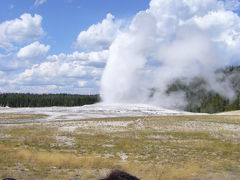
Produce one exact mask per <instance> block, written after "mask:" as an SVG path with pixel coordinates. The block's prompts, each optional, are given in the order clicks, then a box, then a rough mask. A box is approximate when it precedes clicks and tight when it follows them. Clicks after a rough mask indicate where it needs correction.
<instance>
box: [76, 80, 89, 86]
mask: <svg viewBox="0 0 240 180" xmlns="http://www.w3.org/2000/svg"><path fill="white" fill-rule="evenodd" d="M86 84H87V81H78V86H79V87H84V86H85V85H86Z"/></svg>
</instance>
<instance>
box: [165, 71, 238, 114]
mask: <svg viewBox="0 0 240 180" xmlns="http://www.w3.org/2000/svg"><path fill="white" fill-rule="evenodd" d="M216 74H220V75H221V76H219V77H221V78H219V79H218V81H219V82H220V83H221V82H227V83H228V86H230V88H231V89H233V90H234V92H235V95H236V96H235V98H234V99H232V100H229V99H228V98H227V97H224V96H222V95H220V94H219V93H216V92H215V91H213V90H208V88H206V87H207V81H206V80H204V79H203V78H200V77H196V78H193V79H192V80H191V81H190V82H188V83H186V82H185V81H184V80H181V79H179V80H176V81H174V83H172V84H171V85H169V87H168V89H167V91H166V93H167V94H169V95H170V94H171V93H173V92H175V93H176V92H184V93H185V94H186V99H187V106H186V108H185V110H186V111H190V112H201V113H216V112H224V111H233V110H239V109H240V66H231V67H227V68H225V69H219V70H217V71H216ZM226 93H227V92H226Z"/></svg>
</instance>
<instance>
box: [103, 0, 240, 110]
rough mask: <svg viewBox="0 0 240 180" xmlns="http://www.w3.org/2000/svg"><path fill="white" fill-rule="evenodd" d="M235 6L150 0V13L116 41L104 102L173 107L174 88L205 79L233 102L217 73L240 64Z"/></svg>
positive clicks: (239, 26) (238, 19)
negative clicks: (171, 93) (170, 89)
mask: <svg viewBox="0 0 240 180" xmlns="http://www.w3.org/2000/svg"><path fill="white" fill-rule="evenodd" d="M235 3H236V4H238V3H239V2H238V1H235V0H234V1H231V3H230V2H227V1H221V0H204V1H203V0H167V1H166V0H151V1H150V5H149V8H148V9H147V10H146V11H141V12H138V13H137V14H136V15H135V17H134V18H133V19H132V21H131V23H130V25H129V27H128V28H127V27H126V28H125V29H124V30H119V33H118V34H117V35H116V38H115V39H114V40H113V41H112V44H111V46H110V49H109V58H108V60H107V64H106V68H105V70H104V72H103V76H102V79H101V95H102V98H103V99H104V100H105V101H108V102H111V103H114V102H115V103H116V102H130V103H133V102H134V103H155V104H158V105H162V106H165V107H166V106H170V107H173V106H174V104H176V103H177V102H176V101H177V99H176V97H174V98H171V96H170V97H169V96H166V94H165V91H166V88H167V87H168V85H169V83H170V82H172V81H173V80H175V79H177V78H182V77H184V79H188V80H189V79H191V78H192V77H196V76H197V77H199V76H203V77H205V78H206V80H208V83H209V86H211V88H210V89H214V90H215V91H216V92H218V93H220V94H222V93H223V92H224V94H222V95H224V96H227V97H231V96H232V94H233V93H232V90H229V89H228V90H225V91H224V87H225V86H223V85H222V84H219V83H218V82H216V76H215V75H214V71H215V70H216V69H218V68H221V67H224V66H226V65H229V64H231V59H234V60H238V63H239V62H240V58H239V57H240V51H239V48H240V17H239V14H237V13H236V12H235V11H234V10H235V9H237V8H239V7H238V6H239V5H237V6H236V7H235V5H236V4H235ZM152 89H154V91H155V92H154V93H153V92H152ZM152 93H153V94H154V95H153V98H151V96H150V95H151V94H152ZM182 97H183V96H181V98H182ZM183 102H184V101H183Z"/></svg>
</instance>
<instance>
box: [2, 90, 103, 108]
mask: <svg viewBox="0 0 240 180" xmlns="http://www.w3.org/2000/svg"><path fill="white" fill-rule="evenodd" d="M99 99H100V98H99V95H77V94H21V93H4V94H0V106H2V107H5V106H9V107H50V106H82V105H86V104H94V103H96V102H99Z"/></svg>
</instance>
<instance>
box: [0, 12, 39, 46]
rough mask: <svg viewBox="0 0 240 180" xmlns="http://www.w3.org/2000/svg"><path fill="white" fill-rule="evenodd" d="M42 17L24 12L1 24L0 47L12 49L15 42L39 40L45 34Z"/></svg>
mask: <svg viewBox="0 0 240 180" xmlns="http://www.w3.org/2000/svg"><path fill="white" fill-rule="evenodd" d="M41 23H42V17H41V16H40V15H38V14H35V15H34V16H32V15H31V14H23V15H21V16H20V18H17V19H14V20H9V21H4V22H2V23H1V24H0V48H4V49H6V50H10V49H11V48H13V46H14V44H15V43H23V42H28V41H34V40H37V39H38V38H39V37H41V36H42V35H43V33H44V32H43V29H42V26H41Z"/></svg>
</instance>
